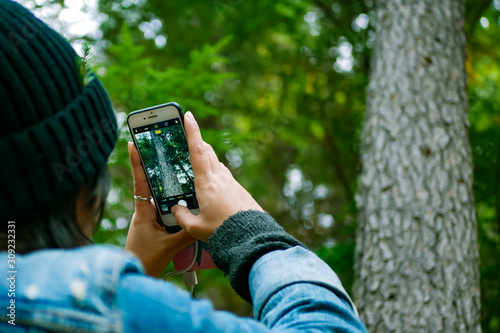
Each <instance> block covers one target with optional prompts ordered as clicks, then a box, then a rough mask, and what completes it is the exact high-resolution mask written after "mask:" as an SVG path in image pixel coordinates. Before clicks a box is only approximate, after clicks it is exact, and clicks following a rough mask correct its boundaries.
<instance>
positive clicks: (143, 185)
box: [125, 142, 195, 277]
mask: <svg viewBox="0 0 500 333" xmlns="http://www.w3.org/2000/svg"><path fill="white" fill-rule="evenodd" d="M128 152H129V156H130V166H131V167H132V175H133V177H134V195H139V196H141V197H143V198H149V197H150V192H149V186H148V181H147V179H146V174H145V173H144V169H143V168H142V164H141V160H140V157H139V153H138V152H137V149H136V148H135V146H134V144H133V143H132V142H129V143H128ZM159 223H161V221H160V220H159V216H158V214H157V211H156V207H155V205H154V203H153V202H152V201H151V200H145V201H137V200H136V201H135V213H134V216H133V217H132V222H131V223H130V228H129V231H128V236H127V242H126V244H125V249H126V250H128V251H130V252H132V253H134V254H135V255H136V256H137V257H138V258H139V259H140V260H141V262H142V264H143V265H144V268H145V270H146V274H148V275H151V276H155V277H158V276H159V275H160V274H161V273H162V272H163V271H164V270H165V269H166V268H167V266H168V264H169V263H170V261H171V260H172V258H173V257H174V255H175V254H176V253H177V252H178V251H179V250H181V249H183V248H185V247H186V246H188V245H190V244H192V243H194V242H195V239H194V238H193V237H191V236H190V235H189V234H188V233H187V232H186V231H184V230H181V231H179V232H178V233H175V234H171V233H168V232H166V231H165V229H163V228H162V227H161V226H160V224H159Z"/></svg>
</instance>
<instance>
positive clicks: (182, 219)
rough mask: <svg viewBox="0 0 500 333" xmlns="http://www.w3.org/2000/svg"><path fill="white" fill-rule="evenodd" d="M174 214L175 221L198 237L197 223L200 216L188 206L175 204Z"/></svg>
mask: <svg viewBox="0 0 500 333" xmlns="http://www.w3.org/2000/svg"><path fill="white" fill-rule="evenodd" d="M172 215H173V216H174V219H175V222H176V223H177V224H178V225H179V226H180V227H181V228H182V229H184V230H185V231H186V232H187V233H188V234H190V235H191V236H193V237H195V238H198V235H196V225H197V220H198V218H199V217H198V216H196V215H194V214H193V213H191V211H190V210H189V209H188V208H186V207H184V206H180V205H175V206H174V207H172ZM193 229H195V230H193ZM193 231H194V234H193ZM198 239H199V238H198Z"/></svg>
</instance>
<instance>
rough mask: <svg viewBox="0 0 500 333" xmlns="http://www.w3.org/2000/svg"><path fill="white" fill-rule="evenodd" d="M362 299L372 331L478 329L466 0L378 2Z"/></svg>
mask: <svg viewBox="0 0 500 333" xmlns="http://www.w3.org/2000/svg"><path fill="white" fill-rule="evenodd" d="M376 4H377V10H376V25H377V26H376V29H377V30H376V39H375V44H374V54H373V59H372V65H371V74H370V75H371V76H370V83H369V86H368V91H367V96H368V97H367V110H366V115H365V121H364V128H363V138H362V147H361V151H362V162H363V170H362V172H361V175H360V179H359V185H358V192H357V195H356V201H357V205H358V209H359V227H358V233H357V247H356V264H355V266H356V267H355V269H356V282H355V286H354V292H355V296H356V299H357V303H358V309H359V312H360V314H361V318H362V320H363V321H364V323H365V324H366V326H367V328H368V330H369V331H370V332H388V331H394V332H479V331H480V303H479V290H480V289H479V273H478V263H479V262H478V247H477V236H476V219H475V210H474V198H473V192H472V184H473V174H472V160H471V149H470V144H469V141H468V120H467V109H468V104H467V95H466V73H465V35H464V31H463V30H464V23H465V0H440V1H403V0H377V1H376Z"/></svg>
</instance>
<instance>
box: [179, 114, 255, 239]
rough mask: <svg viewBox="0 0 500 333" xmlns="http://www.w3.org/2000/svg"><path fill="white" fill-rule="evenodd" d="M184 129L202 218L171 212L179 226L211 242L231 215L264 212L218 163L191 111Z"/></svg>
mask: <svg viewBox="0 0 500 333" xmlns="http://www.w3.org/2000/svg"><path fill="white" fill-rule="evenodd" d="M184 128H185V130H186V137H187V142H188V147H189V155H190V159H191V165H192V167H193V174H194V186H195V189H196V197H197V198H198V203H199V205H200V215H198V216H196V215H193V214H192V213H191V212H190V211H189V209H187V208H185V207H183V206H179V205H175V206H174V207H172V213H173V215H174V218H175V221H176V222H177V224H178V225H180V226H181V227H182V228H183V229H184V230H186V231H187V232H188V234H190V235H191V236H193V237H195V238H197V239H200V240H202V241H204V242H208V238H209V237H210V236H211V235H212V234H213V233H214V231H215V229H216V228H217V227H219V226H220V225H221V224H222V222H224V221H225V220H226V219H227V218H228V217H229V216H231V215H234V214H236V213H238V212H239V211H245V210H258V211H261V212H264V210H263V209H262V208H261V207H260V206H259V204H258V203H257V202H256V201H255V200H254V198H252V196H251V195H250V193H248V192H247V191H246V190H245V189H244V188H243V187H242V186H241V185H240V184H239V183H238V182H237V181H236V180H235V179H234V177H233V175H232V174H231V171H229V169H228V168H227V167H226V166H225V165H224V164H222V163H221V162H219V159H218V158H217V155H215V152H214V150H213V148H212V147H211V146H210V145H209V144H208V143H205V142H204V141H203V139H202V138H201V133H200V128H199V127H198V124H197V123H196V120H195V119H194V117H193V114H192V113H191V112H187V113H186V115H185V117H184Z"/></svg>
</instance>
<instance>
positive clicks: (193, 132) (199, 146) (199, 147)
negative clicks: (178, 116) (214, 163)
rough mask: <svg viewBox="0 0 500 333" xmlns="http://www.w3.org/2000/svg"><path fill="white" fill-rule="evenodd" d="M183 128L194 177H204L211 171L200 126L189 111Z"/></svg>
mask: <svg viewBox="0 0 500 333" xmlns="http://www.w3.org/2000/svg"><path fill="white" fill-rule="evenodd" d="M184 129H185V130H186V138H187V142H188V148H189V156H190V159H191V166H192V167H193V174H194V178H195V179H197V178H200V177H202V178H204V177H207V176H209V175H210V173H211V172H212V170H211V168H210V160H209V157H208V153H207V149H206V146H205V142H203V139H202V138H201V133H200V128H199V127H198V123H197V122H196V120H195V119H194V116H193V114H192V113H191V111H188V112H186V115H185V117H184Z"/></svg>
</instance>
